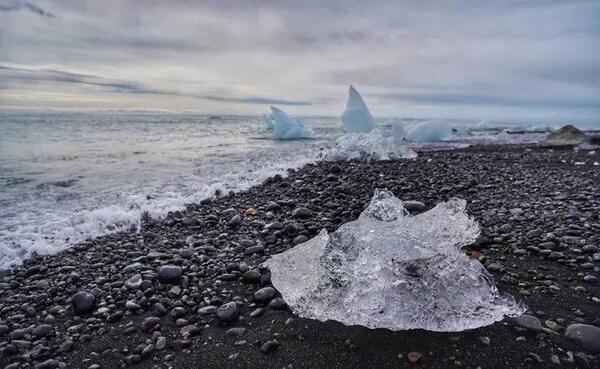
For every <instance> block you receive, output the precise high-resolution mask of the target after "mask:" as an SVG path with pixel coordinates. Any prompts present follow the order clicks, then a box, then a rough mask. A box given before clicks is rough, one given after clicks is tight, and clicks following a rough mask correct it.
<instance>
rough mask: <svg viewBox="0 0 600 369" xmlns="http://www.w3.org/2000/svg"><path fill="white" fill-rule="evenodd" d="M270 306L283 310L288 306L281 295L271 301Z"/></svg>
mask: <svg viewBox="0 0 600 369" xmlns="http://www.w3.org/2000/svg"><path fill="white" fill-rule="evenodd" d="M269 307H270V308H271V309H275V310H283V309H285V308H286V307H287V304H286V303H285V301H284V300H283V299H282V298H281V297H276V298H274V299H273V300H271V302H269Z"/></svg>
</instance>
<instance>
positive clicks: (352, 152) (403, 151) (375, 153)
mask: <svg viewBox="0 0 600 369" xmlns="http://www.w3.org/2000/svg"><path fill="white" fill-rule="evenodd" d="M396 133H398V134H396ZM401 133H402V132H400V131H399V132H394V133H393V134H392V135H391V136H390V135H386V134H385V133H384V132H383V131H381V130H379V129H375V130H373V131H371V132H369V133H346V134H345V135H343V136H341V137H339V138H338V139H337V140H336V143H335V146H334V147H333V148H332V149H330V150H329V151H328V152H327V153H326V155H325V159H327V160H342V161H344V160H354V159H357V160H363V161H370V160H390V159H414V158H416V157H417V153H416V152H414V151H413V150H411V149H410V148H409V147H408V146H407V145H406V143H405V142H404V140H403V136H402V134H401Z"/></svg>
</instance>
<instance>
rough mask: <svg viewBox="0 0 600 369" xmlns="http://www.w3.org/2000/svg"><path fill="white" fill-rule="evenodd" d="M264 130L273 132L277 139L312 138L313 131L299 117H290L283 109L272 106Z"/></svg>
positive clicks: (265, 118) (265, 119)
mask: <svg viewBox="0 0 600 369" xmlns="http://www.w3.org/2000/svg"><path fill="white" fill-rule="evenodd" d="M261 131H262V132H271V134H272V136H273V138H274V139H276V140H293V139H299V138H310V137H312V135H313V132H312V131H311V130H310V129H308V128H306V127H305V126H304V123H303V122H301V121H300V120H298V119H292V118H290V117H289V116H288V115H287V114H286V113H285V112H284V111H283V110H280V109H278V108H276V107H274V106H271V114H268V115H266V116H265V117H264V124H263V127H262V130H261Z"/></svg>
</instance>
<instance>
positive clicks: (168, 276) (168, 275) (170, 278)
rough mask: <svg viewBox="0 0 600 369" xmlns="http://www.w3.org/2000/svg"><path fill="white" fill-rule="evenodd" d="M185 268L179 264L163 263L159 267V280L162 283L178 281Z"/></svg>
mask: <svg viewBox="0 0 600 369" xmlns="http://www.w3.org/2000/svg"><path fill="white" fill-rule="evenodd" d="M182 274H183V270H182V269H181V267H180V266H177V265H163V266H161V267H160V268H159V269H158V280H159V281H160V282H161V283H177V282H179V278H181V275H182Z"/></svg>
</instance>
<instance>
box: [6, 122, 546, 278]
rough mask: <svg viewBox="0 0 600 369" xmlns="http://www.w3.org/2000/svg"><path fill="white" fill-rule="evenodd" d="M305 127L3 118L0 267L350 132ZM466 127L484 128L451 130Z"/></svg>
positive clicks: (175, 203)
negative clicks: (289, 130)
mask: <svg viewBox="0 0 600 369" xmlns="http://www.w3.org/2000/svg"><path fill="white" fill-rule="evenodd" d="M303 120H304V122H305V124H306V126H307V127H309V128H311V129H313V131H314V133H315V134H314V139H311V140H292V141H274V140H271V139H268V137H264V136H260V135H259V134H258V133H257V132H258V129H259V127H260V126H261V124H262V117H258V116H257V117H253V116H226V115H219V116H208V115H200V114H173V113H131V112H94V113H90V112H86V113H83V112H79V113H75V112H68V113H65V112H0V269H7V268H10V267H11V266H14V265H17V264H19V263H21V262H22V261H23V260H24V259H26V258H28V257H29V256H30V255H31V254H32V253H33V252H35V253H39V254H53V253H56V252H59V251H60V250H63V249H65V248H67V247H69V246H70V245H73V244H75V243H77V242H79V241H83V240H85V239H88V238H92V237H96V236H99V235H103V234H106V233H110V232H116V231H119V230H128V229H136V228H137V227H138V225H139V222H140V217H141V215H142V213H144V212H148V214H150V215H151V216H152V217H155V218H160V217H162V216H164V215H165V214H167V213H168V212H169V211H174V210H178V209H182V208H183V207H184V206H185V204H188V203H195V202H199V201H200V200H202V199H204V198H207V197H211V196H214V194H215V191H217V190H220V191H222V192H228V191H239V190H243V189H245V188H248V187H250V186H252V185H255V184H258V183H260V182H261V181H263V180H264V179H266V178H267V177H269V176H272V175H275V174H282V175H285V174H286V172H287V169H288V168H298V167H301V166H303V165H304V164H306V163H309V162H314V161H316V160H318V159H319V157H320V154H321V153H322V151H323V150H325V149H327V148H328V147H330V146H332V145H333V143H334V142H335V139H336V138H338V137H339V136H340V135H342V134H343V131H342V128H341V122H340V119H339V118H314V117H313V118H303ZM386 122H387V123H389V122H388V121H385V120H384V121H382V122H379V124H381V125H382V126H384V127H385V126H386V124H387V123H386ZM399 122H400V123H401V124H411V122H413V120H399ZM393 123H394V124H397V123H398V120H394V122H393ZM467 123H469V124H471V126H474V127H476V126H477V125H476V122H475V123H474V122H453V123H452V124H453V125H456V126H460V125H461V124H463V125H465V126H469V124H467ZM473 124H475V125H473ZM542 136H543V135H542ZM542 136H540V137H542ZM523 137H525V136H522V135H521V136H519V138H517V137H516V136H515V135H513V136H512V137H511V136H510V135H509V136H507V137H503V136H502V131H501V130H496V131H494V130H493V129H492V130H490V129H489V127H486V129H485V130H484V131H483V133H477V131H476V130H473V129H471V130H467V131H464V132H462V133H461V132H460V131H457V132H456V137H453V138H452V139H449V140H448V141H446V142H445V143H443V144H440V143H438V144H437V146H435V145H434V146H432V147H440V146H443V147H445V148H448V147H450V148H452V147H460V146H461V145H463V146H464V145H466V144H469V143H472V142H505V141H506V142H511V141H515V140H517V141H518V140H519V139H520V140H523ZM527 139H528V140H530V141H535V140H538V139H539V137H536V136H535V135H533V136H532V135H528V136H527Z"/></svg>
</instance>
